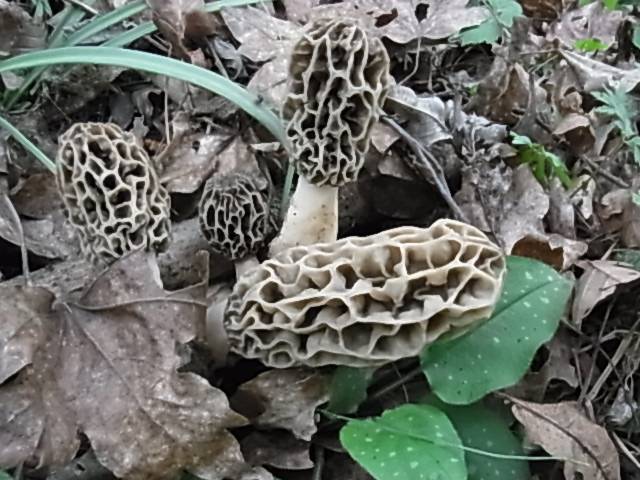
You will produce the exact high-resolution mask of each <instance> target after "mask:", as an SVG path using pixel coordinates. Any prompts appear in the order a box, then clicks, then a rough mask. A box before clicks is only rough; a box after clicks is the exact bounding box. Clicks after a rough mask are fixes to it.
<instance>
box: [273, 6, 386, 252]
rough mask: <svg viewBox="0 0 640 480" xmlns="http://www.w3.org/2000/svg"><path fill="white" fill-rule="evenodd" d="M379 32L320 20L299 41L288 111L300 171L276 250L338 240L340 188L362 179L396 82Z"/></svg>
mask: <svg viewBox="0 0 640 480" xmlns="http://www.w3.org/2000/svg"><path fill="white" fill-rule="evenodd" d="M390 78H391V77H390V75H389V57H388V55H387V52H386V50H385V48H384V45H383V44H382V41H381V40H380V39H379V38H369V37H367V34H366V32H365V31H364V29H362V28H361V27H360V26H358V25H357V24H356V23H355V22H354V21H352V20H349V19H337V20H333V19H331V20H330V19H320V20H316V21H315V22H312V23H311V24H310V25H308V26H307V27H306V28H305V30H304V33H303V37H302V39H301V40H300V41H299V42H298V43H297V44H296V45H295V47H294V49H293V54H292V56H291V62H290V68H289V93H288V96H287V98H286V100H285V102H284V106H283V109H282V117H283V119H284V120H285V122H286V123H287V137H288V139H289V141H290V144H291V149H292V152H291V155H292V161H293V162H294V164H295V166H296V169H297V171H298V173H299V175H300V177H299V179H298V184H297V187H296V190H295V192H294V194H293V196H292V198H291V203H290V206H289V210H288V212H287V216H286V218H285V221H284V224H283V227H282V230H281V233H280V235H279V236H278V237H277V238H276V239H275V240H274V241H273V242H272V244H271V248H270V253H271V254H272V255H274V254H276V253H278V252H281V251H282V250H284V249H286V248H288V247H291V246H295V245H309V244H313V243H317V242H321V241H322V242H326V241H334V240H335V239H336V237H337V232H338V187H340V186H342V185H344V184H345V183H347V182H353V181H355V180H356V179H357V177H358V173H359V171H360V169H361V168H362V166H363V164H364V159H365V154H366V152H367V150H368V148H369V143H370V139H371V131H372V127H373V125H374V124H375V123H376V122H377V121H378V118H379V115H380V112H381V106H382V104H383V102H384V100H385V98H386V95H387V91H388V89H389V85H390Z"/></svg>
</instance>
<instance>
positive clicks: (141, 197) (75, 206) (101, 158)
mask: <svg viewBox="0 0 640 480" xmlns="http://www.w3.org/2000/svg"><path fill="white" fill-rule="evenodd" d="M56 173H57V174H56V179H57V180H56V181H57V184H58V190H59V191H60V195H61V197H62V201H63V203H64V207H65V212H66V214H67V219H68V220H69V222H70V223H71V225H73V227H74V228H75V230H76V232H77V233H78V235H79V237H80V245H81V247H82V250H83V252H84V253H85V255H86V256H87V257H88V258H89V259H90V260H92V261H94V262H111V261H113V260H116V259H118V258H120V257H122V256H123V255H125V254H126V253H128V252H131V251H133V250H136V249H138V248H153V249H155V250H157V251H163V250H165V249H166V247H167V246H168V243H169V239H170V202H171V200H170V197H169V194H168V193H167V191H166V190H165V188H164V187H163V186H162V185H161V184H160V182H159V180H158V176H157V174H156V172H155V170H154V167H153V165H152V163H151V161H150V159H149V156H148V155H147V153H146V152H145V150H144V149H143V148H142V147H141V146H140V145H138V142H137V141H136V139H135V136H134V135H133V134H131V133H127V132H125V131H123V130H122V129H121V128H120V127H118V126H117V125H115V124H110V123H77V124H75V125H73V126H72V127H71V128H70V129H69V130H67V131H66V132H65V133H64V134H63V135H62V136H61V137H60V139H59V149H58V155H57V172H56Z"/></svg>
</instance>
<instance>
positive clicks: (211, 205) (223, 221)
mask: <svg viewBox="0 0 640 480" xmlns="http://www.w3.org/2000/svg"><path fill="white" fill-rule="evenodd" d="M270 200H271V196H270V193H269V184H268V182H267V181H266V180H265V179H263V178H257V177H255V176H253V175H249V174H245V173H239V172H235V173H229V174H227V175H215V176H213V177H211V178H210V179H209V180H208V181H207V183H206V185H205V188H204V192H203V193H202V199H201V200H200V209H199V217H200V228H201V230H202V233H203V234H204V236H205V238H206V239H207V241H208V242H209V245H210V246H211V249H212V250H214V251H215V252H217V253H220V254H221V255H224V256H226V257H228V258H229V259H231V260H234V261H235V260H240V259H242V258H244V257H247V256H248V255H253V254H255V253H256V252H257V251H258V250H259V249H260V248H261V247H262V246H263V245H264V244H265V242H266V241H267V240H268V237H269V235H270V233H271V232H272V231H273V215H272V213H273V210H272V208H271V205H270V203H271V202H270Z"/></svg>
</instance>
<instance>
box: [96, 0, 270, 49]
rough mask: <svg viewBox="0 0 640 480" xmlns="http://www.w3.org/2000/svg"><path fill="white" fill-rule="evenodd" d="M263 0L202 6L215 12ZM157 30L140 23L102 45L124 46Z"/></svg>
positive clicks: (225, 0) (221, 1)
mask: <svg viewBox="0 0 640 480" xmlns="http://www.w3.org/2000/svg"><path fill="white" fill-rule="evenodd" d="M264 1H265V0H218V1H217V2H210V3H207V4H206V5H205V6H204V10H205V11H206V12H209V13H211V12H217V11H218V10H220V9H222V8H227V7H244V6H246V5H253V4H254V3H260V2H264ZM156 30H157V28H156V26H155V25H154V24H153V22H145V23H141V24H140V25H138V26H137V27H134V28H132V29H131V30H127V31H126V32H123V33H121V34H120V35H117V36H115V37H113V38H112V39H111V40H108V41H107V42H105V43H104V44H103V45H104V46H105V47H124V46H125V45H129V44H130V43H132V42H135V41H136V40H138V39H139V38H142V37H144V36H145V35H149V34H151V33H153V32H155V31H156Z"/></svg>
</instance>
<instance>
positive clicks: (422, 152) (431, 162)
mask: <svg viewBox="0 0 640 480" xmlns="http://www.w3.org/2000/svg"><path fill="white" fill-rule="evenodd" d="M382 120H383V121H384V122H385V123H386V124H387V125H389V126H390V127H391V128H393V129H394V130H395V131H396V132H397V133H399V134H400V136H401V137H402V138H403V139H404V140H405V142H407V144H408V145H409V147H410V148H411V150H412V151H413V153H414V154H415V155H416V156H417V157H418V159H420V162H421V163H422V165H423V166H424V168H425V169H426V171H427V173H428V175H429V177H430V178H431V180H432V181H433V183H434V184H435V186H436V188H437V189H438V192H439V193H440V195H441V196H442V198H443V199H444V201H445V202H446V203H447V205H448V206H449V208H450V209H451V210H452V211H453V214H454V215H455V216H456V217H457V219H458V220H462V221H464V222H468V220H467V217H466V215H465V214H464V213H463V212H462V210H461V209H460V207H459V206H458V204H457V203H456V202H455V200H454V199H453V196H452V195H451V191H450V190H449V186H448V185H447V182H446V180H445V179H444V178H442V176H440V175H438V174H437V173H436V169H440V170H441V166H440V164H438V162H437V160H436V159H435V158H434V157H433V155H432V154H431V152H429V151H428V150H427V149H426V148H424V147H423V146H422V145H421V144H420V142H418V140H416V139H415V138H414V137H413V136H412V135H411V134H410V133H409V132H407V131H406V130H405V129H404V128H402V127H401V126H400V125H399V124H398V123H397V122H396V121H395V120H393V119H392V118H391V117H388V116H384V117H382Z"/></svg>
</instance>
